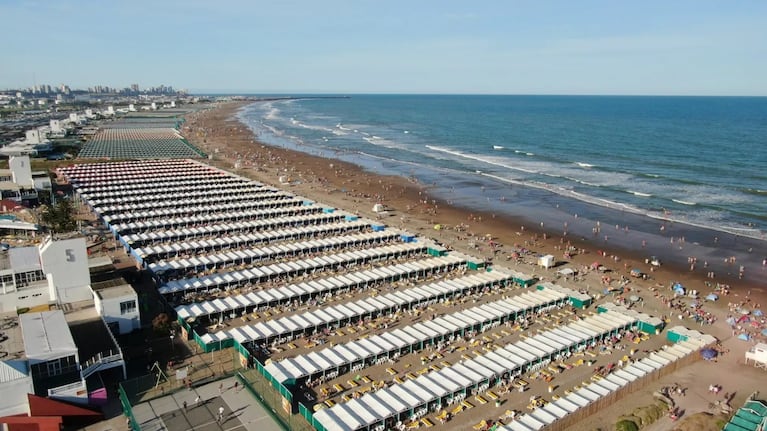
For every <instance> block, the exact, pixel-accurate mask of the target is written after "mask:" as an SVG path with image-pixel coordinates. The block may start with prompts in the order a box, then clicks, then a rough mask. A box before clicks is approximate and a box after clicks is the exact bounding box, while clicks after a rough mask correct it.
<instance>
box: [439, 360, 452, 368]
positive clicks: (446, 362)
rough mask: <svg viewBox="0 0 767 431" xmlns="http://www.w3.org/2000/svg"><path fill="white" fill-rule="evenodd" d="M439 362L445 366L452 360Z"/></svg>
mask: <svg viewBox="0 0 767 431" xmlns="http://www.w3.org/2000/svg"><path fill="white" fill-rule="evenodd" d="M439 364H440V365H442V366H443V367H449V366H450V365H451V364H450V362H448V361H442V362H440V363H439Z"/></svg>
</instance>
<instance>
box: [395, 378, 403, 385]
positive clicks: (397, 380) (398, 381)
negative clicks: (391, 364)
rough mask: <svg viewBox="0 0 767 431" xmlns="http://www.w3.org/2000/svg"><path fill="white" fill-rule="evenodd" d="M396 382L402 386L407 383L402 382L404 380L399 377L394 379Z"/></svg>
mask: <svg viewBox="0 0 767 431" xmlns="http://www.w3.org/2000/svg"><path fill="white" fill-rule="evenodd" d="M394 381H395V382H397V383H399V384H400V385H401V384H403V383H405V381H404V380H402V379H400V378H399V377H395V378H394Z"/></svg>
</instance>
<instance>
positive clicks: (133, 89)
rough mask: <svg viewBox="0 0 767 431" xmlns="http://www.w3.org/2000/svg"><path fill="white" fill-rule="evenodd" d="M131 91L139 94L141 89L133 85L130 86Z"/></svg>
mask: <svg viewBox="0 0 767 431" xmlns="http://www.w3.org/2000/svg"><path fill="white" fill-rule="evenodd" d="M130 89H131V91H133V92H134V93H138V90H139V89H138V84H131V85H130Z"/></svg>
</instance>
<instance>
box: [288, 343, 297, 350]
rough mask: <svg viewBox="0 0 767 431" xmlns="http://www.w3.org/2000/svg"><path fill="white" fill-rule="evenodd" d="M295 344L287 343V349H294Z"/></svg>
mask: <svg viewBox="0 0 767 431" xmlns="http://www.w3.org/2000/svg"><path fill="white" fill-rule="evenodd" d="M295 348H296V345H295V344H293V343H288V349H295Z"/></svg>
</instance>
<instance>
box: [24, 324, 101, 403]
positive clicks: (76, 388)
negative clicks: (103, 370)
mask: <svg viewBox="0 0 767 431" xmlns="http://www.w3.org/2000/svg"><path fill="white" fill-rule="evenodd" d="M19 326H20V327H21V336H22V339H23V340H24V352H25V354H26V357H27V362H28V364H29V370H30V375H31V376H32V383H33V385H34V393H35V394H37V395H40V396H55V397H56V398H61V399H65V400H68V401H76V402H77V401H79V402H82V400H83V399H84V400H86V402H87V399H88V390H87V388H86V386H85V379H83V378H82V375H81V374H80V357H79V355H78V352H77V345H75V341H74V339H73V338H72V333H71V332H70V330H69V325H68V324H67V321H66V319H65V318H64V312H62V311H61V310H56V311H43V312H40V313H25V314H21V315H19Z"/></svg>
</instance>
